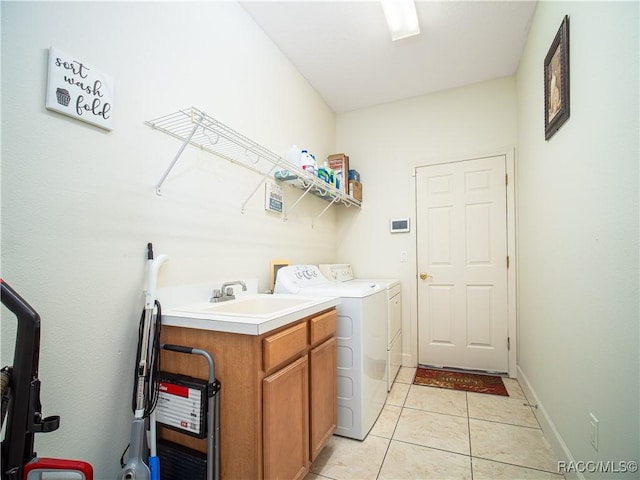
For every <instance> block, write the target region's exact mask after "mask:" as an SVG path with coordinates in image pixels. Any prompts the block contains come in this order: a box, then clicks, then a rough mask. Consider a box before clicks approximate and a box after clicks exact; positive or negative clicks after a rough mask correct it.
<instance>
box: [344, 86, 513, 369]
mask: <svg viewBox="0 0 640 480" xmlns="http://www.w3.org/2000/svg"><path fill="white" fill-rule="evenodd" d="M515 140H516V97H515V79H514V78H513V77H510V78H502V79H498V80H493V81H489V82H484V83H481V84H477V85H472V86H469V87H464V88H459V89H454V90H448V91H444V92H440V93H436V94H431V95H426V96H422V97H416V98H411V99H408V100H404V101H399V102H393V103H388V104H384V105H380V106H377V107H372V108H368V109H362V110H357V111H354V112H349V113H345V114H340V115H338V119H337V147H338V148H337V149H338V150H339V151H343V152H345V153H347V154H348V155H349V156H350V160H349V162H350V168H355V169H356V170H358V171H359V172H360V174H361V177H362V183H363V200H364V201H363V207H362V211H361V212H359V213H356V212H351V211H349V210H343V211H340V217H342V218H343V219H344V221H342V222H340V225H339V228H340V236H341V243H340V247H339V251H338V257H339V260H340V261H345V262H350V263H352V264H353V266H354V270H355V272H356V274H357V275H358V276H361V277H378V278H381V277H391V278H400V279H401V280H402V289H403V298H402V301H403V308H402V311H403V313H402V318H403V335H402V342H403V351H404V354H405V355H404V362H405V364H406V365H413V366H415V365H416V363H417V318H416V314H415V307H416V298H415V291H414V289H415V279H414V275H415V245H414V244H413V243H412V235H411V234H391V233H389V219H391V218H396V217H407V216H408V217H411V220H412V221H414V220H415V218H413V217H414V214H415V212H414V211H412V208H414V207H413V206H412V200H411V196H412V192H413V191H414V189H415V184H414V178H413V177H412V176H411V175H412V172H413V167H415V166H416V165H421V164H422V165H424V164H428V163H436V162H441V161H443V160H448V161H453V160H461V159H466V158H473V156H475V155H483V154H487V153H497V152H502V153H506V152H507V151H508V150H513V147H514V145H515ZM414 227H415V226H414ZM403 251H406V252H408V260H409V261H408V262H407V263H401V262H400V255H401V252H403Z"/></svg>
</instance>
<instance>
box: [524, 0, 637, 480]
mask: <svg viewBox="0 0 640 480" xmlns="http://www.w3.org/2000/svg"><path fill="white" fill-rule="evenodd" d="M565 14H568V15H569V17H570V62H571V65H570V75H571V116H570V118H569V120H568V121H567V123H565V125H564V126H563V127H562V128H561V129H560V130H559V131H558V132H557V133H556V134H555V136H554V137H552V138H551V139H550V140H549V141H548V142H545V140H544V118H543V113H544V110H543V82H542V79H543V72H542V66H543V59H544V57H545V55H546V53H547V50H548V48H549V47H550V45H551V42H552V40H553V38H554V36H555V34H556V32H557V30H558V27H559V26H560V23H561V21H562V19H563V17H564V15H565ZM638 15H639V11H638V3H637V2H625V3H614V2H567V3H560V2H540V3H539V4H538V7H537V10H536V14H535V18H534V21H533V25H532V27H531V31H530V34H529V39H528V42H527V45H526V49H525V52H524V56H523V57H522V60H521V64H520V68H519V70H518V75H517V91H518V152H519V153H518V155H517V171H518V175H517V180H518V183H517V192H518V204H519V208H518V239H519V243H518V252H519V255H518V272H519V279H518V285H519V307H520V308H519V321H520V324H519V337H518V338H519V349H518V352H519V365H520V369H521V372H522V374H523V376H521V380H526V381H527V383H528V388H530V389H531V391H532V392H533V393H534V394H535V395H536V397H537V401H538V403H539V408H538V414H539V418H541V421H542V422H543V427H547V435H551V436H553V433H554V432H553V429H554V428H555V433H556V435H555V438H552V440H553V442H554V443H555V444H556V447H557V448H558V447H560V448H563V447H564V449H565V450H564V452H562V451H560V452H559V455H560V456H561V458H569V457H568V456H569V455H572V457H573V459H574V460H581V461H589V460H594V461H597V460H604V461H608V460H611V461H619V460H626V461H630V460H636V461H638V460H639V456H640V442H639V430H640V419H639V416H638V412H639V410H640V398H639V384H638V382H639V378H640V370H639V357H638V352H639V351H640V345H639V343H638V333H639V320H638V319H639V311H638V298H639V294H638V266H639V264H638V262H639V259H638V256H639V253H638V252H639V244H638V233H639V227H638V217H639V211H638V206H639V198H638V163H639V161H638V158H639V153H640V152H639V147H638V139H639V123H638V115H639V114H638V111H639V109H638V101H639V98H638V85H639V78H638V57H639V52H638V25H639V23H640V22H639V16H638ZM523 377H524V378H523ZM590 412H592V413H594V414H595V416H596V417H597V418H598V419H599V421H600V445H599V450H598V451H597V452H596V451H595V450H594V449H593V448H592V447H591V445H590V425H589V413H590ZM545 417H546V418H545ZM585 476H587V477H593V478H602V477H604V476H607V475H603V474H593V475H590V474H588V473H587V474H585ZM615 476H616V478H638V477H637V473H634V474H626V475H623V474H618V475H615Z"/></svg>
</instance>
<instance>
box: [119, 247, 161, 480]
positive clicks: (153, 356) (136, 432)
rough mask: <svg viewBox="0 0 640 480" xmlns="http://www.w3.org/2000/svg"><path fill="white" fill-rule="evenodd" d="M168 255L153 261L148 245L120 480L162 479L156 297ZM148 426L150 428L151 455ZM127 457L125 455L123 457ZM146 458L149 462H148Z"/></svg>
mask: <svg viewBox="0 0 640 480" xmlns="http://www.w3.org/2000/svg"><path fill="white" fill-rule="evenodd" d="M168 258H169V257H167V256H166V255H159V256H158V257H157V258H155V259H154V258H153V245H152V244H151V243H149V244H147V282H146V283H147V286H146V292H145V304H144V309H143V311H142V317H141V319H140V326H139V329H138V351H137V354H136V366H135V373H134V388H133V398H132V409H133V414H134V415H133V423H132V425H131V439H130V442H129V447H128V449H129V453H128V460H127V462H126V463H124V462H121V464H122V471H121V474H120V475H119V476H118V477H117V478H118V479H119V480H159V479H160V464H159V461H158V456H157V452H156V439H155V418H154V417H153V412H154V410H155V406H156V403H157V399H158V384H157V373H158V371H159V360H160V328H161V320H162V314H161V307H160V302H158V300H157V299H156V298H155V292H156V285H157V283H158V272H159V270H160V267H161V266H162V264H163V263H164V262H165V261H167V260H168ZM147 426H149V428H150V438H149V441H148V443H149V445H148V447H149V449H150V454H149V455H147V450H148V448H147V441H146V436H147ZM123 457H124V455H123ZM145 459H147V460H148V464H147V462H145Z"/></svg>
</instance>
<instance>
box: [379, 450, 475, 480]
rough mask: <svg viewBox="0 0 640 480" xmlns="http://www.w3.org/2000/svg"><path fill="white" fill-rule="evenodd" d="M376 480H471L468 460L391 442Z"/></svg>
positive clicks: (459, 456) (445, 453) (458, 456)
mask: <svg viewBox="0 0 640 480" xmlns="http://www.w3.org/2000/svg"><path fill="white" fill-rule="evenodd" d="M378 478H379V479H381V480H383V479H389V480H403V479H414V478H419V479H422V480H444V479H456V480H467V479H468V480H471V464H470V458H469V457H468V456H466V455H458V454H456V453H450V452H443V451H441V450H435V449H433V448H427V447H421V446H419V445H411V444H408V443H403V442H397V441H393V440H392V441H391V445H389V451H388V452H387V456H386V457H385V459H384V463H383V464H382V470H380V476H379V477H378Z"/></svg>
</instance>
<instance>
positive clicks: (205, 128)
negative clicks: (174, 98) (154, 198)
mask: <svg viewBox="0 0 640 480" xmlns="http://www.w3.org/2000/svg"><path fill="white" fill-rule="evenodd" d="M144 123H145V125H148V126H150V127H151V128H153V129H155V130H160V131H161V132H164V133H166V134H168V135H171V136H172V137H174V138H176V139H178V140H180V141H181V142H182V145H181V146H180V148H179V149H178V152H177V153H176V155H175V156H174V158H173V160H172V161H171V163H170V164H169V166H168V167H167V169H166V170H165V172H164V174H163V175H162V177H161V178H160V180H159V181H158V183H157V185H156V194H158V195H162V184H163V183H164V181H165V180H166V178H167V176H168V175H169V173H170V172H171V170H172V169H173V167H174V166H175V164H176V163H177V161H178V159H179V158H180V155H182V152H183V151H184V149H185V148H186V146H187V145H193V146H195V147H198V148H200V149H202V150H205V151H207V152H209V153H212V154H214V155H217V156H218V157H221V158H224V159H225V160H228V161H230V162H231V163H233V164H236V165H239V166H241V167H244V168H246V169H248V170H251V171H252V172H254V173H256V174H257V175H259V176H260V177H261V179H260V182H259V183H258V185H257V186H256V188H255V189H254V190H253V191H252V192H251V194H250V195H249V197H248V198H247V199H246V200H245V201H244V203H243V204H242V208H241V211H242V213H244V209H245V207H246V205H247V202H249V200H250V199H251V198H252V197H253V196H254V195H255V193H256V192H257V191H258V190H259V189H260V187H261V186H262V184H263V183H264V182H265V181H266V180H267V179H268V178H274V172H276V171H284V170H286V171H287V172H288V174H289V175H288V177H287V180H278V179H276V180H278V181H280V182H282V183H287V184H290V185H293V186H294V187H296V188H298V189H300V190H302V191H303V192H304V193H303V194H302V195H301V196H300V197H299V198H298V199H297V200H296V201H295V202H294V203H293V205H291V207H289V209H288V210H286V211H283V213H282V216H283V219H284V220H286V218H287V214H289V213H291V211H292V210H293V209H294V208H295V207H296V206H297V205H298V204H299V202H300V201H301V200H302V199H303V198H304V197H305V196H306V195H307V194H309V193H311V194H313V195H316V196H318V197H321V198H323V199H324V200H326V201H328V202H329V205H327V207H326V208H325V209H324V210H323V211H322V213H320V215H318V216H317V217H316V218H315V219H318V218H320V217H321V216H322V215H323V214H324V213H325V212H326V211H327V210H328V209H329V207H331V206H332V205H334V204H343V205H345V206H347V207H350V206H352V205H355V206H357V207H360V206H361V202H360V201H359V200H356V199H355V198H353V197H352V196H350V195H347V194H346V193H345V192H343V191H341V190H338V189H337V188H335V187H334V186H333V185H330V184H328V183H326V182H325V181H324V180H322V179H320V178H318V177H316V176H315V175H311V174H308V173H307V172H306V171H304V170H302V169H301V168H300V167H298V166H296V165H293V164H292V163H290V162H287V161H286V160H285V159H284V158H282V157H281V156H279V155H276V154H275V153H273V152H272V151H270V150H268V149H267V148H265V147H263V146H262V145H260V144H258V143H256V142H254V141H253V140H251V139H250V138H247V137H245V136H244V135H242V134H241V133H238V132H237V131H235V130H233V129H232V128H230V127H228V126H227V125H225V124H224V123H222V122H219V121H218V120H216V119H215V118H212V117H211V116H209V115H207V114H206V113H205V112H203V111H202V110H199V109H197V108H195V107H191V108H189V109H185V110H178V111H177V112H174V113H171V114H169V115H165V116H163V117H159V118H156V119H154V120H148V121H145V122H144ZM315 219H314V220H315Z"/></svg>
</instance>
